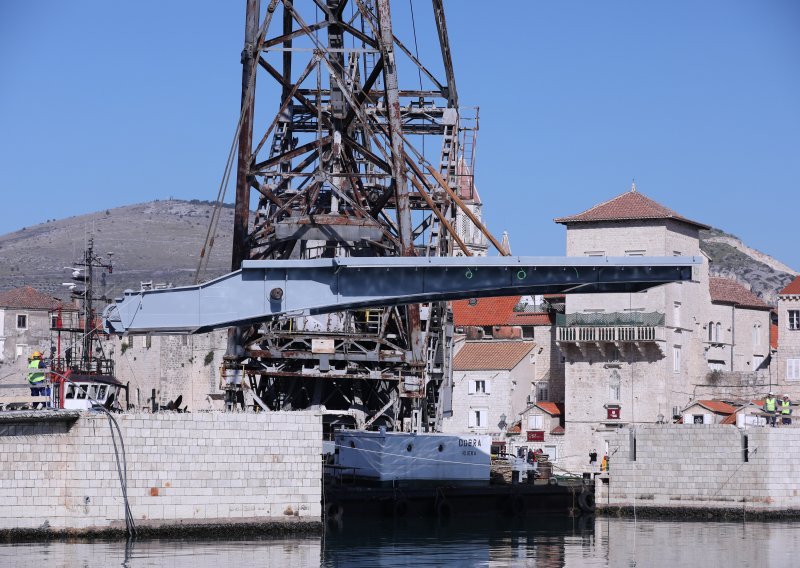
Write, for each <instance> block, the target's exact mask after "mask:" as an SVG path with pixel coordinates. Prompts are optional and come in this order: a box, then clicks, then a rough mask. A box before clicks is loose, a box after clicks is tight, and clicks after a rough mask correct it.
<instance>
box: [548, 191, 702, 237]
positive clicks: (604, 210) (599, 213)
mask: <svg viewBox="0 0 800 568" xmlns="http://www.w3.org/2000/svg"><path fill="white" fill-rule="evenodd" d="M640 219H674V220H675V221H681V222H683V223H686V224H688V225H693V226H695V227H699V228H700V229H710V227H709V226H708V225H704V224H703V223H698V222H697V221H692V220H690V219H687V218H686V217H683V216H681V215H678V214H677V213H676V212H675V211H673V210H672V209H668V208H666V207H664V206H663V205H661V204H660V203H656V202H655V201H653V200H652V199H650V198H649V197H647V196H645V195H643V194H641V193H639V192H638V191H636V190H632V191H628V192H626V193H623V194H622V195H618V196H617V197H614V198H613V199H610V200H608V201H605V202H603V203H600V204H599V205H595V206H594V207H592V208H591V209H587V210H586V211H584V212H582V213H578V214H577V215H571V216H569V217H559V218H557V219H554V220H555V222H556V223H561V224H565V225H566V224H567V223H589V222H592V221H632V220H640Z"/></svg>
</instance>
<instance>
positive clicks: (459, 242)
mask: <svg viewBox="0 0 800 568" xmlns="http://www.w3.org/2000/svg"><path fill="white" fill-rule="evenodd" d="M409 179H410V180H411V183H413V184H414V187H416V188H417V193H419V194H420V195H421V196H422V198H423V199H424V200H425V203H427V204H428V207H429V208H430V210H431V211H433V214H434V215H436V217H437V218H438V219H439V221H440V222H441V223H442V225H444V228H445V229H447V231H448V232H449V233H450V236H451V237H453V240H454V241H455V242H456V244H457V245H458V248H460V249H461V251H462V252H463V253H464V254H465V255H467V256H472V253H471V252H470V250H469V249H468V248H467V245H465V244H464V241H462V240H461V238H460V237H459V236H458V233H456V230H455V229H454V228H453V226H452V225H451V224H450V222H449V221H448V220H447V219H446V218H445V216H444V215H443V214H442V212H441V211H439V208H438V207H437V206H436V204H435V203H434V202H433V199H431V196H430V195H428V192H427V191H425V187H423V185H422V184H421V183H420V182H419V181H417V179H416V178H415V177H414V176H410V177H409Z"/></svg>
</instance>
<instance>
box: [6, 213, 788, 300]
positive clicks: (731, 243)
mask: <svg viewBox="0 0 800 568" xmlns="http://www.w3.org/2000/svg"><path fill="white" fill-rule="evenodd" d="M212 210H213V204H212V203H209V202H202V201H177V200H166V201H153V202H150V203H142V204H139V205H129V206H126V207H119V208H116V209H109V210H106V211H100V212H97V213H89V214H87V215H80V216H77V217H69V218H67V219H60V220H55V219H54V220H52V221H49V222H47V223H42V224H40V225H35V226H32V227H26V228H25V229H22V230H20V231H16V232H14V233H10V234H7V235H3V236H0V290H6V289H8V288H13V287H16V286H22V285H26V284H27V285H31V286H34V287H37V288H39V289H41V290H44V291H47V292H50V293H52V294H54V295H57V296H61V297H65V288H64V287H62V286H61V283H62V282H68V281H69V271H68V270H65V268H64V267H67V266H71V265H72V263H73V262H75V261H76V260H77V259H79V258H80V257H81V253H82V251H83V248H84V243H85V239H86V238H87V236H88V235H89V234H94V238H95V250H96V251H97V252H98V253H99V254H105V253H106V252H109V251H110V252H113V253H114V257H113V258H114V265H115V270H114V274H113V275H111V276H109V277H108V279H107V285H108V295H109V296H113V295H115V294H119V293H120V292H121V291H122V290H124V289H125V288H132V289H138V288H139V286H140V283H141V282H142V281H153V282H156V283H160V282H165V283H172V284H173V285H175V286H179V285H183V284H191V283H193V282H194V275H195V269H196V268H197V262H198V258H199V254H200V250H201V248H202V246H203V241H204V239H205V235H206V231H207V229H208V223H209V221H210V218H211V213H212ZM232 227H233V208H232V206H226V207H225V208H223V210H222V212H221V216H220V220H219V226H218V229H219V230H218V232H217V237H216V241H215V245H214V248H213V249H212V253H211V256H210V259H209V264H208V270H207V272H206V274H205V278H204V279H208V278H211V277H214V276H218V275H220V274H224V273H225V272H227V271H228V269H229V267H230V252H231V230H232ZM701 248H702V250H703V251H704V252H705V253H706V254H708V256H709V257H711V272H712V274H713V275H715V276H726V277H731V278H735V279H736V280H738V281H739V282H741V283H742V284H744V285H746V286H747V287H749V288H750V289H752V290H753V291H754V292H755V293H756V294H758V295H759V296H760V297H761V298H762V299H764V300H765V301H766V302H768V303H771V304H774V303H775V302H776V296H777V292H778V291H779V290H780V289H781V288H783V287H784V286H785V285H786V284H788V282H789V281H791V279H792V278H793V277H794V276H795V275H796V274H797V273H796V272H795V271H793V270H792V269H791V268H790V267H788V266H786V265H785V264H783V263H781V262H779V261H778V260H776V259H774V258H772V257H770V256H768V255H766V254H764V253H762V252H759V251H757V250H755V249H752V248H750V247H748V246H747V245H745V244H744V243H742V242H741V240H740V239H738V238H737V237H735V236H733V235H729V234H727V233H724V232H723V231H720V230H718V229H712V230H710V231H701Z"/></svg>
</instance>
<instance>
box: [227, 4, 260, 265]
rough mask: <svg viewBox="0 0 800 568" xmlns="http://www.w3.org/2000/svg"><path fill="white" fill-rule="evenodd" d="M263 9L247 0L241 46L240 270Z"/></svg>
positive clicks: (236, 230) (236, 220) (236, 244)
mask: <svg viewBox="0 0 800 568" xmlns="http://www.w3.org/2000/svg"><path fill="white" fill-rule="evenodd" d="M260 11H261V2H260V0H247V10H246V15H245V36H244V49H243V50H242V104H241V113H242V114H241V127H240V129H239V156H238V163H237V166H236V204H235V209H234V214H233V249H232V251H231V270H238V269H239V268H240V267H241V265H242V261H243V260H245V259H246V258H247V257H248V253H249V250H248V246H247V225H248V221H249V215H250V163H251V161H252V151H253V109H254V100H255V97H254V96H253V95H254V91H255V82H256V78H255V66H254V64H253V61H254V57H255V55H256V54H255V50H256V36H257V34H258V23H259V17H260Z"/></svg>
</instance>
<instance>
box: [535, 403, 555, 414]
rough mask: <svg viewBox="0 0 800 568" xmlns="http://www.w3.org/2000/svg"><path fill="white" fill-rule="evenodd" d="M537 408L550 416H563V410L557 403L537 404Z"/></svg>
mask: <svg viewBox="0 0 800 568" xmlns="http://www.w3.org/2000/svg"><path fill="white" fill-rule="evenodd" d="M536 406H538V407H539V408H541V409H542V410H544V411H545V412H546V413H547V414H549V415H550V416H561V410H560V409H559V408H558V405H557V404H556V403H555V402H537V403H536Z"/></svg>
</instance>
